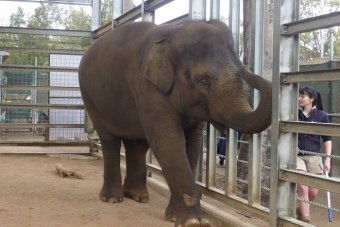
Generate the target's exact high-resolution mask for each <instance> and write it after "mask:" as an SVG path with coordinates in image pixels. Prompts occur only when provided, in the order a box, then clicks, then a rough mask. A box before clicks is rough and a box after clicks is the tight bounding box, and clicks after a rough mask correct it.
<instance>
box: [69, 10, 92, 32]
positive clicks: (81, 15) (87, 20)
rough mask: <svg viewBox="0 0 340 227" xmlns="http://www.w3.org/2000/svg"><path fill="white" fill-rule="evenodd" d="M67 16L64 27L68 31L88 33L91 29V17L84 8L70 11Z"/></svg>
mask: <svg viewBox="0 0 340 227" xmlns="http://www.w3.org/2000/svg"><path fill="white" fill-rule="evenodd" d="M66 15H67V16H66V17H65V18H64V20H63V25H64V27H65V29H66V30H85V31H88V30H90V29H91V17H90V15H88V14H87V13H86V12H85V10H84V9H83V8H80V10H74V9H70V11H69V12H68V13H66Z"/></svg>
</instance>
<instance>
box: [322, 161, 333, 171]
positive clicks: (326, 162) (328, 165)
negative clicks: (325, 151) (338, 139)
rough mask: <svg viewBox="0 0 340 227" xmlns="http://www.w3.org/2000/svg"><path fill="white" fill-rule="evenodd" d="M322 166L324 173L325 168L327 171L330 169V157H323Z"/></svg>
mask: <svg viewBox="0 0 340 227" xmlns="http://www.w3.org/2000/svg"><path fill="white" fill-rule="evenodd" d="M323 168H324V169H323V170H324V172H325V173H326V170H327V172H328V173H329V172H330V171H331V158H330V157H326V158H325V161H324V163H323Z"/></svg>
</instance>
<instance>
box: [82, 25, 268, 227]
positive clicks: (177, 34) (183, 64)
mask: <svg viewBox="0 0 340 227" xmlns="http://www.w3.org/2000/svg"><path fill="white" fill-rule="evenodd" d="M79 82H80V88H81V93H82V96H83V99H84V103H85V107H86V109H87V111H88V112H89V114H90V117H91V119H92V120H93V123H94V125H95V128H96V130H97V132H98V135H99V137H100V140H101V144H102V147H103V154H104V185H103V188H102V191H101V193H100V197H101V199H102V200H103V201H106V202H112V203H116V202H121V201H122V200H123V198H124V196H125V197H128V198H132V199H134V200H136V201H138V202H146V201H148V199H149V195H148V192H147V188H146V165H145V154H146V152H147V150H148V148H149V147H151V149H152V151H153V152H154V154H155V156H156V158H157V160H158V162H159V163H160V165H161V167H162V170H163V173H164V176H165V179H166V181H167V183H168V185H169V188H170V191H171V198H170V202H169V205H168V207H167V209H166V211H165V217H166V218H167V219H168V220H171V221H175V222H176V226H210V223H209V221H208V220H207V219H205V218H203V217H202V212H201V207H200V201H199V197H198V192H197V189H196V188H195V182H194V175H195V167H196V165H197V160H198V158H199V155H200V152H201V151H202V121H209V122H211V123H212V124H213V125H214V126H215V127H217V128H218V129H219V130H220V131H224V130H225V129H227V128H229V127H231V128H234V129H236V130H238V131H240V132H245V133H257V132H261V131H262V130H264V129H266V128H267V127H268V126H269V125H270V119H271V83H270V82H269V81H266V80H264V79H262V78H261V77H259V76H257V75H255V74H252V73H251V72H249V71H248V70H247V69H246V68H245V67H244V66H243V65H242V63H241V62H240V61H239V59H238V57H237V55H236V54H235V52H234V51H233V44H232V35H231V33H230V31H229V30H228V28H227V26H226V25H225V24H223V23H221V22H216V21H215V22H214V21H211V22H188V23H186V24H184V25H182V26H177V25H161V26H156V25H154V24H151V23H147V22H137V23H130V24H127V25H124V26H121V27H119V28H117V29H114V30H113V31H111V32H109V33H108V34H106V35H104V36H103V37H101V38H100V39H99V40H97V41H96V42H95V43H94V44H93V45H92V46H91V47H90V49H89V50H88V51H87V52H86V54H85V55H84V57H83V59H82V62H81V64H80V68H79ZM243 82H246V83H248V84H249V85H250V86H251V87H254V88H256V89H258V90H260V93H261V101H260V104H259V106H258V108H257V109H256V110H252V109H251V107H250V106H249V103H248V101H247V97H246V94H245V93H244V92H243V89H242V87H243ZM121 141H122V142H123V144H124V146H125V149H126V164H127V169H126V171H127V172H126V177H125V180H124V183H123V185H122V179H121V174H120V156H119V151H120V145H121Z"/></svg>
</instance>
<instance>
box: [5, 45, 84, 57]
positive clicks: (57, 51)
mask: <svg viewBox="0 0 340 227" xmlns="http://www.w3.org/2000/svg"><path fill="white" fill-rule="evenodd" d="M2 48H3V49H4V50H6V51H7V52H11V53H12V52H24V53H46V54H65V55H83V54H84V53H85V50H72V49H41V48H34V49H32V48H21V47H2Z"/></svg>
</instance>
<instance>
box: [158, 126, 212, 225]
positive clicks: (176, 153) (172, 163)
mask: <svg viewBox="0 0 340 227" xmlns="http://www.w3.org/2000/svg"><path fill="white" fill-rule="evenodd" d="M165 131H166V134H164V135H163V136H161V137H158V136H157V139H152V140H151V141H152V143H151V144H152V150H153V151H154V153H155V156H156V158H157V160H158V162H159V163H160V166H161V168H162V170H163V174H164V177H165V179H166V181H167V183H168V185H169V189H170V192H171V200H170V204H169V206H168V208H167V210H166V214H165V216H166V218H168V219H170V220H176V226H207V227H208V226H210V223H209V222H208V221H207V219H204V218H203V216H202V211H201V206H200V198H199V193H198V191H197V189H196V186H195V181H194V175H193V171H192V169H191V165H190V162H189V160H188V156H187V153H186V141H185V136H184V133H183V132H181V131H176V130H173V131H172V130H165ZM158 135H161V134H158Z"/></svg>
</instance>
